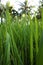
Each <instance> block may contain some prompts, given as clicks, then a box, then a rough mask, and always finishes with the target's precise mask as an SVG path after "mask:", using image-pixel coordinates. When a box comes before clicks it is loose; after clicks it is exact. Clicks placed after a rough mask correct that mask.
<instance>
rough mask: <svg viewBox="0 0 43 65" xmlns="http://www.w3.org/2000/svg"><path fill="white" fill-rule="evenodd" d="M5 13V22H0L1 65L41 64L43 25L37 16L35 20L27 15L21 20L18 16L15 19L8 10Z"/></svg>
mask: <svg viewBox="0 0 43 65" xmlns="http://www.w3.org/2000/svg"><path fill="white" fill-rule="evenodd" d="M5 13H6V17H5V22H2V23H1V24H0V65H40V63H41V62H39V63H38V58H39V59H40V58H41V57H42V56H43V55H42V54H43V53H42V52H43V51H42V52H41V50H42V49H43V45H41V43H42V44H43V42H42V41H41V40H42V38H43V36H42V37H41V34H42V35H43V33H41V30H43V25H42V27H41V24H40V25H39V22H38V20H37V18H36V17H35V20H34V21H33V19H31V17H30V16H27V15H26V16H25V17H22V18H21V19H20V21H19V19H18V18H17V17H16V19H15V20H14V21H13V20H12V19H13V18H12V17H11V16H10V14H9V12H8V11H7V10H6V12H5ZM42 22H43V16H42ZM42 22H41V23H42ZM40 45H41V46H40ZM41 47H42V48H41ZM40 52H41V53H42V54H40ZM39 54H40V57H39ZM35 59H36V60H37V61H36V60H35ZM40 60H41V59H40ZM42 60H43V59H42ZM41 65H42V64H41Z"/></svg>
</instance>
